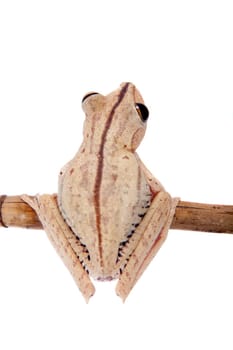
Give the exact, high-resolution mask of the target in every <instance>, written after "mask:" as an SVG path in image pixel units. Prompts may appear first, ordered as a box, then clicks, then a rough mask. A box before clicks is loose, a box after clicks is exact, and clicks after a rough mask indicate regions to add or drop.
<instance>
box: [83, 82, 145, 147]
mask: <svg viewBox="0 0 233 350" xmlns="http://www.w3.org/2000/svg"><path fill="white" fill-rule="evenodd" d="M82 106H83V110H84V112H85V114H86V121H85V125H84V141H87V138H88V139H89V140H92V141H91V142H93V143H94V144H95V147H96V146H98V144H99V145H100V146H101V147H102V148H103V147H105V148H108V147H111V148H114V149H121V148H122V149H123V148H124V149H128V150H130V151H134V150H135V149H136V148H137V147H138V145H139V144H140V142H141V140H142V138H143V136H144V134H145V130H146V122H147V119H148V116H149V111H148V109H147V107H146V106H145V104H144V101H143V98H142V96H141V94H140V93H139V91H138V90H137V89H136V87H135V86H134V85H133V84H131V83H122V84H121V85H120V87H119V88H118V89H117V90H115V91H113V92H112V93H110V94H109V95H106V96H103V95H101V94H99V93H96V92H91V93H88V94H86V95H85V96H84V98H83V100H82Z"/></svg>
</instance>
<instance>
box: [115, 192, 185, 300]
mask: <svg viewBox="0 0 233 350" xmlns="http://www.w3.org/2000/svg"><path fill="white" fill-rule="evenodd" d="M178 201H179V199H177V198H174V199H172V198H171V197H170V195H169V194H168V193H167V192H163V191H162V192H159V193H158V194H157V195H156V196H155V198H154V199H153V202H152V203H151V206H150V208H149V210H148V212H147V213H146V215H145V216H144V218H143V220H142V222H141V224H140V225H139V226H138V228H137V230H140V232H137V233H139V234H140V236H141V239H140V241H139V242H138V244H137V246H136V248H135V250H134V251H133V253H132V255H131V256H130V258H129V260H128V262H127V264H126V266H125V268H124V269H123V271H122V273H121V275H120V277H119V281H118V283H117V286H116V293H117V294H118V295H119V296H120V297H121V298H122V300H123V301H124V300H125V299H126V298H127V296H128V294H129V293H130V291H131V289H132V288H133V286H134V285H135V283H136V282H137V280H138V279H139V278H140V276H141V275H142V273H143V272H144V270H145V269H146V267H147V266H148V264H149V263H150V262H151V260H152V259H153V258H154V256H155V255H156V253H157V251H158V250H159V248H160V247H161V245H162V244H163V242H164V241H165V239H166V237H167V233H168V230H169V227H170V225H171V222H172V219H173V216H174V213H175V208H176V205H177V203H178Z"/></svg>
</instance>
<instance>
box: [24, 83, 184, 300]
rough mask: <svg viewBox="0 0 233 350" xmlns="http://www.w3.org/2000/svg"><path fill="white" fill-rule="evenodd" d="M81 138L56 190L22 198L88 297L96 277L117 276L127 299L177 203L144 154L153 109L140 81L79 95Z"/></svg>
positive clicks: (158, 244) (121, 294)
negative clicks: (140, 148)
mask: <svg viewBox="0 0 233 350" xmlns="http://www.w3.org/2000/svg"><path fill="white" fill-rule="evenodd" d="M82 108H83V111H84V113H85V121H84V127H83V141H82V143H81V146H80V147H79V150H78V152H77V153H76V154H75V155H74V157H73V158H72V159H71V160H70V161H69V162H68V163H67V164H66V165H65V166H64V167H63V168H62V169H61V171H60V173H59V180H58V193H57V194H54V195H46V194H45V195H37V196H36V197H34V198H32V197H29V196H23V199H24V200H25V201H26V202H27V203H28V204H29V205H31V207H32V208H33V209H34V210H35V211H36V213H37V215H38V217H39V219H40V221H41V223H42V225H43V227H44V230H45V232H46V233H47V235H48V237H49V239H50V241H51V242H52V244H53V246H54V247H55V249H56V250H57V252H58V254H59V255H60V257H61V258H62V260H63V261H64V263H65V265H66V266H67V268H68V269H69V271H70V272H71V274H72V276H73V278H74V280H75V281H76V283H77V285H78V287H79V289H80V291H81V293H82V295H83V296H84V298H85V300H86V301H87V302H88V301H89V299H90V297H91V296H92V295H93V294H94V293H95V287H94V283H93V280H99V281H111V280H114V279H117V284H116V293H117V295H118V296H119V297H120V298H121V299H122V300H123V301H125V299H126V298H127V296H128V295H129V293H130V291H131V290H132V288H133V287H134V286H135V284H136V282H137V281H138V279H139V278H140V277H141V275H142V273H143V272H144V271H145V269H146V268H147V266H148V265H149V263H150V262H151V261H152V260H153V258H154V257H155V255H156V253H157V252H158V250H159V249H160V247H161V246H162V244H163V242H164V241H165V239H166V237H167V234H168V231H169V228H170V225H171V223H172V220H173V217H174V215H175V208H176V206H177V203H178V201H179V199H178V198H172V197H171V195H170V194H169V193H168V192H167V191H166V190H165V189H164V187H163V185H162V184H161V183H160V182H159V181H158V180H157V179H156V178H155V177H154V176H153V175H152V173H151V172H150V171H149V170H148V169H147V168H146V166H145V165H144V164H143V162H142V161H141V159H140V158H139V156H138V154H137V152H136V150H137V148H138V146H139V145H140V143H141V141H142V139H143V138H144V135H145V132H146V127H147V122H148V118H149V110H148V108H147V106H146V105H145V102H144V100H143V98H142V95H141V94H140V92H139V91H138V89H137V88H136V86H135V85H134V84H132V83H130V82H126V83H122V84H121V85H120V86H119V87H118V89H116V90H114V91H113V92H111V93H109V94H108V95H103V94H100V93H97V92H89V93H87V94H86V95H84V97H83V99H82Z"/></svg>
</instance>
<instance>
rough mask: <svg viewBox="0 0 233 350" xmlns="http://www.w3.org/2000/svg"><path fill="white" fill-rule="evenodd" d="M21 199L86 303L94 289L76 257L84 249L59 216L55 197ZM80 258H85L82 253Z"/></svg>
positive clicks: (44, 196)
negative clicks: (35, 216)
mask: <svg viewBox="0 0 233 350" xmlns="http://www.w3.org/2000/svg"><path fill="white" fill-rule="evenodd" d="M22 199H23V200H24V201H25V202H27V203H28V204H29V205H30V206H31V207H32V208H33V209H34V210H35V211H36V213H37V215H38V217H39V219H40V221H41V223H42V225H43V228H44V230H45V232H46V233H47V235H48V238H49V239H50V241H51V243H52V245H53V246H54V248H55V249H56V251H57V253H58V254H59V256H60V257H61V259H62V260H63V262H64V264H65V265H66V267H67V268H68V270H69V271H70V273H71V274H72V276H73V278H74V280H75V282H76V284H77V285H78V287H79V289H80V291H81V293H82V294H83V296H84V298H85V300H86V301H87V302H88V300H89V298H90V297H91V296H92V295H93V294H94V292H95V288H94V286H93V284H92V282H91V279H90V277H89V275H88V272H87V271H86V270H85V268H84V267H83V265H82V263H81V262H80V260H79V257H78V253H79V252H81V250H83V249H84V247H83V246H82V245H81V244H78V242H77V241H78V239H77V237H76V236H75V235H74V233H73V232H72V231H71V229H70V228H69V226H68V225H67V224H66V223H65V221H64V219H63V217H62V216H61V214H60V211H59V209H58V205H57V198H56V195H53V196H51V195H42V196H36V197H34V198H32V197H29V196H26V195H24V196H22ZM82 256H85V252H83V251H82Z"/></svg>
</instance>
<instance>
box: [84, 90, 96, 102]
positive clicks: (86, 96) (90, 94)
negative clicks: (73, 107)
mask: <svg viewBox="0 0 233 350" xmlns="http://www.w3.org/2000/svg"><path fill="white" fill-rule="evenodd" d="M92 95H98V92H90V93H89V94H86V95H85V96H84V97H83V99H82V103H83V102H84V101H85V100H86V99H87V98H88V97H90V96H92Z"/></svg>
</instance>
